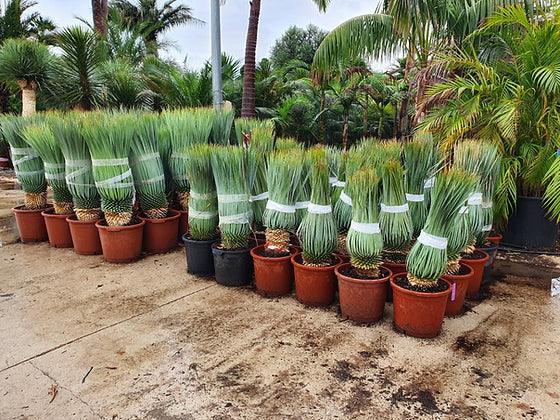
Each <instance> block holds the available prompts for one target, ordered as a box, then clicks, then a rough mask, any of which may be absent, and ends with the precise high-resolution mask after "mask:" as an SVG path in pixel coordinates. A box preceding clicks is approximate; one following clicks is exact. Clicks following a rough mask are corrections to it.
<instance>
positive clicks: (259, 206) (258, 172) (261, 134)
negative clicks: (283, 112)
mask: <svg viewBox="0 0 560 420" xmlns="http://www.w3.org/2000/svg"><path fill="white" fill-rule="evenodd" d="M273 147H274V134H273V132H272V130H271V129H270V128H268V127H257V128H254V129H253V131H252V134H251V141H250V142H249V143H248V146H247V148H246V157H247V163H246V167H247V181H248V183H249V191H250V193H251V208H252V212H253V225H254V227H255V229H256V230H258V231H261V230H262V227H263V223H264V218H263V217H264V211H265V208H266V203H267V200H268V196H269V192H268V185H267V182H266V173H267V156H268V155H269V153H270V152H271V151H272V149H273Z"/></svg>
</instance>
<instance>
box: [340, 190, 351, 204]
mask: <svg viewBox="0 0 560 420" xmlns="http://www.w3.org/2000/svg"><path fill="white" fill-rule="evenodd" d="M340 200H341V201H342V202H343V203H346V204H348V205H349V206H350V207H352V199H351V198H350V196H349V195H348V194H346V192H345V191H344V190H342V191H341V192H340Z"/></svg>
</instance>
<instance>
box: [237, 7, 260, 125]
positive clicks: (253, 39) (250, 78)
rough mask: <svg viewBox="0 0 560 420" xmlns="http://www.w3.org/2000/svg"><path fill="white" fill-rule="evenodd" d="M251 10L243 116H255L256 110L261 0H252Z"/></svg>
mask: <svg viewBox="0 0 560 420" xmlns="http://www.w3.org/2000/svg"><path fill="white" fill-rule="evenodd" d="M250 5H251V9H250V12H249V27H248V28H247V43H246V44H245V67H244V69H243V98H242V101H241V116H242V117H254V116H255V115H256V110H255V55H256V51H257V34H258V30H259V15H260V13H261V0H251V1H250Z"/></svg>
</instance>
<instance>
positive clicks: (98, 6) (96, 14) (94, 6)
mask: <svg viewBox="0 0 560 420" xmlns="http://www.w3.org/2000/svg"><path fill="white" fill-rule="evenodd" d="M91 10H92V13H93V27H94V28H95V30H96V31H97V33H98V34H99V35H101V36H102V37H103V38H107V18H108V14H109V7H108V5H107V0H91Z"/></svg>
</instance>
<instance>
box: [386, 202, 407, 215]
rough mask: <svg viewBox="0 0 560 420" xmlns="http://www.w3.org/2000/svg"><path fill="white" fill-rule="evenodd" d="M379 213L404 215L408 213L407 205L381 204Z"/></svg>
mask: <svg viewBox="0 0 560 420" xmlns="http://www.w3.org/2000/svg"><path fill="white" fill-rule="evenodd" d="M381 211H382V212H384V213H406V212H407V211H408V203H404V204H401V205H400V206H387V205H385V204H383V203H381Z"/></svg>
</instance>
